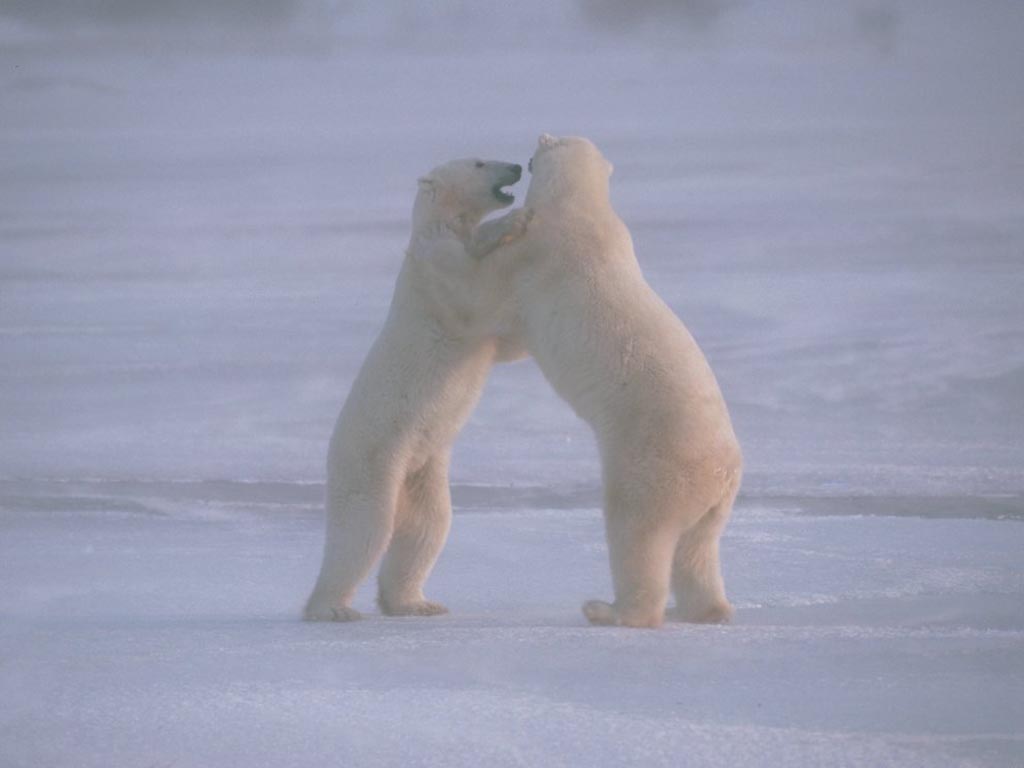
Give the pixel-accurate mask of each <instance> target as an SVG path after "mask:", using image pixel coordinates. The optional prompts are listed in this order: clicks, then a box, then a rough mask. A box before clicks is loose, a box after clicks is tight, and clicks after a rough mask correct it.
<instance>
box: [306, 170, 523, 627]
mask: <svg viewBox="0 0 1024 768" xmlns="http://www.w3.org/2000/svg"><path fill="white" fill-rule="evenodd" d="M521 175H522V167H521V166H519V165H513V164H511V163H500V162H484V161H482V160H472V159H470V160H457V161H452V162H450V163H447V164H445V165H442V166H440V167H438V168H436V169H434V170H433V171H432V172H431V173H430V174H429V175H427V176H426V177H425V178H422V179H420V180H419V191H418V193H417V196H416V202H415V204H414V207H413V228H412V236H411V239H410V242H409V248H408V250H407V253H406V258H405V262H404V264H403V265H402V269H401V272H400V274H399V276H398V280H397V283H396V285H395V292H394V297H393V299H392V303H391V309H390V311H389V313H388V317H387V320H386V321H385V323H384V327H383V329H382V330H381V332H380V335H379V336H378V338H377V340H376V341H375V342H374V344H373V347H372V348H371V349H370V352H369V354H368V356H367V358H366V361H365V362H364V363H363V367H362V369H361V370H360V371H359V374H358V376H357V377H356V380H355V382H354V383H353V384H352V389H351V391H350V392H349V396H348V399H347V400H346V401H345V405H344V407H343V408H342V411H341V414H340V416H339V417H338V421H337V424H336V425H335V428H334V433H333V435H332V437H331V444H330V449H329V453H328V465H327V499H326V507H327V531H326V540H325V544H324V555H323V563H322V566H321V570H320V576H319V578H318V580H317V583H316V586H315V587H314V589H313V593H312V595H311V596H310V598H309V600H308V602H307V605H306V609H305V617H306V619H308V620H321V621H348V620H352V619H358V618H359V617H360V615H359V613H358V612H357V611H356V610H354V609H353V608H352V607H351V601H352V598H353V596H354V594H355V592H356V588H357V587H358V586H359V584H360V583H361V582H362V581H363V579H364V578H365V577H366V575H367V574H368V572H369V570H370V569H371V568H372V567H373V565H374V563H375V562H376V561H377V559H378V558H379V557H380V555H381V554H382V553H384V561H383V563H382V565H381V569H380V576H379V593H378V602H379V604H380V607H381V610H382V611H384V612H385V613H388V614H392V615H395V614H417V615H432V614H438V613H444V612H445V611H446V609H445V608H444V606H442V605H440V604H438V603H433V602H430V601H428V600H427V599H426V598H425V597H424V595H423V583H424V582H425V581H426V578H427V576H428V575H429V573H430V570H431V569H432V568H433V565H434V562H435V560H436V559H437V556H438V554H439V553H440V551H441V548H442V547H443V546H444V542H445V539H446V538H447V535H448V528H449V525H450V523H451V498H450V496H449V488H448V463H449V455H450V452H451V446H452V443H453V441H454V440H455V437H456V435H457V434H458V432H459V430H460V429H461V428H462V425H463V424H464V423H465V421H466V419H467V418H468V416H469V414H470V412H471V411H472V409H473V407H474V406H475V405H476V402H477V400H478V399H479V397H480V392H481V390H482V389H483V386H484V383H485V381H486V379H487V374H488V372H489V371H490V369H491V366H492V365H493V363H494V362H495V361H497V360H509V359H515V358H518V357H521V356H523V354H524V352H523V350H522V348H521V347H520V346H519V345H517V344H516V343H515V342H514V340H511V339H504V338H500V337H499V336H497V335H495V334H494V333H484V332H483V331H485V330H487V329H491V328H493V327H495V325H496V323H497V321H496V319H495V317H494V314H495V312H496V307H498V306H499V305H500V304H501V300H502V297H503V295H504V291H503V290H502V286H498V285H493V284H492V279H493V275H492V274H491V272H492V266H491V264H489V263H488V260H487V259H485V258H483V257H484V256H485V255H486V254H488V253H489V252H490V251H492V250H494V249H495V248H497V247H498V246H499V245H501V244H505V243H507V242H509V241H511V240H514V239H515V238H517V237H519V236H521V235H522V234H523V232H524V231H525V228H526V225H527V223H528V221H529V214H528V213H526V212H524V211H522V210H518V211H515V212H513V213H510V214H508V215H506V216H504V217H502V218H500V219H497V220H494V221H488V222H485V223H484V224H480V221H481V220H482V219H483V217H484V216H485V215H486V214H488V213H490V212H491V211H495V210H498V209H499V208H504V207H505V206H508V205H510V204H511V203H512V202H513V199H514V198H513V197H512V195H510V194H508V193H506V192H505V191H503V189H502V188H503V187H507V186H509V185H511V184H515V183H516V182H517V181H519V178H520V176H521ZM385 550H386V552H385Z"/></svg>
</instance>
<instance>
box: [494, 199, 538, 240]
mask: <svg viewBox="0 0 1024 768" xmlns="http://www.w3.org/2000/svg"><path fill="white" fill-rule="evenodd" d="M532 220H533V209H532V208H520V209H519V210H518V211H516V212H515V213H513V214H510V217H509V222H508V228H507V230H506V231H505V234H504V235H503V236H502V238H501V244H502V245H508V244H509V243H511V242H514V241H516V240H518V239H519V238H521V237H522V236H523V235H525V234H526V230H527V229H528V228H529V226H530V221H532Z"/></svg>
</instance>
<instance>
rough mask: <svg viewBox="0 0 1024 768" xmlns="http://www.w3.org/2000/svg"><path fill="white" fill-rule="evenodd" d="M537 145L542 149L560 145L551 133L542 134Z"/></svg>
mask: <svg viewBox="0 0 1024 768" xmlns="http://www.w3.org/2000/svg"><path fill="white" fill-rule="evenodd" d="M537 143H538V144H539V145H540V146H542V147H553V146H555V144H557V143H558V139H556V138H555V137H554V136H552V135H551V134H550V133H542V134H541V135H540V138H539V139H537Z"/></svg>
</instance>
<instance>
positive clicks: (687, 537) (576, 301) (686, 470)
mask: <svg viewBox="0 0 1024 768" xmlns="http://www.w3.org/2000/svg"><path fill="white" fill-rule="evenodd" d="M531 166H532V173H533V179H532V180H531V182H530V188H529V192H528V193H527V196H526V202H525V206H526V207H527V208H529V209H532V210H533V213H534V217H533V220H532V221H531V223H530V228H529V232H528V233H527V234H526V236H525V237H523V238H522V239H521V240H519V241H518V242H516V243H514V244H512V245H510V246H509V247H508V248H506V249H502V250H500V251H498V252H497V253H495V254H494V255H493V256H492V257H491V258H492V259H493V260H495V261H500V262H501V263H502V264H503V265H504V266H503V268H504V269H506V270H507V274H506V278H505V279H507V280H508V281H509V283H510V285H511V286H512V287H513V290H514V297H515V300H516V301H517V302H518V312H519V322H520V323H521V328H520V329H518V330H519V331H520V332H521V333H522V336H523V339H524V341H525V343H526V346H527V348H528V349H529V351H530V353H531V354H532V355H533V356H534V357H535V358H536V360H537V363H538V364H539V365H540V368H541V370H542V371H543V372H544V375H545V376H546V377H547V379H548V380H549V381H550V382H551V384H552V386H553V387H554V388H555V390H556V391H557V392H558V393H559V394H560V395H561V396H562V397H563V398H565V399H566V400H567V401H568V402H569V403H570V405H571V406H572V407H573V409H574V410H575V411H576V413H577V414H578V415H579V416H580V417H581V418H583V419H584V420H586V421H587V422H588V423H589V424H590V426H591V427H592V428H593V430H594V432H595V433H596V436H597V440H598V444H599V447H600V452H601V460H602V470H603V476H604V485H605V509H604V512H605V525H606V531H607V537H608V548H609V555H610V559H611V568H612V577H613V581H614V585H615V602H614V603H606V602H602V601H597V600H594V601H590V602H588V603H586V604H585V605H584V613H585V614H586V616H587V618H588V619H589V620H590V621H591V622H593V623H596V624H621V625H628V626H640V627H654V626H658V625H660V624H661V622H662V620H663V617H664V614H665V607H666V603H667V600H668V594H669V588H670V585H671V588H672V590H673V591H674V592H675V596H676V611H675V617H677V618H679V619H681V620H685V621H725V620H727V619H728V618H729V616H730V615H731V612H732V608H731V606H730V605H729V602H728V600H727V599H726V596H725V589H724V585H723V583H722V577H721V573H720V568H719V558H718V539H719V535H720V533H721V531H722V528H723V527H724V526H725V523H726V521H727V520H728V518H729V514H730V511H731V509H732V504H733V500H734V499H735V496H736V493H737V491H738V489H739V485H740V475H741V465H742V461H741V456H740V449H739V445H738V443H737V441H736V437H735V435H734V433H733V429H732V425H731V423H730V420H729V414H728V411H727V410H726V406H725V401H724V400H723V398H722V395H721V392H720V391H719V388H718V384H717V382H716V381H715V376H714V374H713V373H712V371H711V368H710V367H709V365H708V362H707V360H706V359H705V357H704V355H703V354H702V353H701V351H700V348H699V347H698V346H697V343H696V342H695V341H694V339H693V337H692V336H691V335H690V333H689V332H688V331H687V330H686V328H685V327H684V326H683V324H682V323H681V322H680V321H679V319H678V318H677V317H676V316H675V314H673V312H672V311H671V310H670V309H669V308H668V306H666V305H665V303H664V302H663V301H662V300H661V299H660V298H659V297H658V296H657V294H655V293H654V291H653V290H652V289H651V287H650V286H649V285H648V284H647V282H646V281H645V280H644V277H643V275H642V274H641V272H640V267H639V265H638V263H637V260H636V257H635V256H634V254H633V244H632V240H631V238H630V235H629V231H628V230H627V229H626V227H625V225H624V224H623V223H622V221H621V220H620V219H619V217H618V216H617V215H616V213H615V211H614V210H613V209H612V206H611V203H610V201H609V196H608V178H609V176H610V174H611V165H610V164H609V163H608V162H607V161H606V160H605V159H604V157H602V155H601V153H600V152H599V151H598V150H597V148H596V147H594V145H593V144H591V143H590V142H589V141H587V140H586V139H579V138H565V139H557V138H555V137H552V136H548V135H544V136H542V137H541V138H540V141H539V143H538V148H537V152H536V154H535V155H534V157H533V160H532V163H531Z"/></svg>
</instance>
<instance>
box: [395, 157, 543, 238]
mask: <svg viewBox="0 0 1024 768" xmlns="http://www.w3.org/2000/svg"><path fill="white" fill-rule="evenodd" d="M522 175H523V167H522V166H521V165H516V164H514V163H502V162H498V161H496V160H478V159H476V158H466V159H462V160H452V161H450V162H447V163H445V164H444V165H439V166H438V167H437V168H435V169H434V170H432V171H431V172H430V173H428V174H427V175H426V176H422V177H421V178H420V179H419V192H418V193H417V195H416V204H415V206H414V208H413V221H414V226H415V227H417V228H418V227H420V226H429V225H431V224H441V225H442V226H446V227H448V228H450V229H453V230H455V231H456V232H458V233H463V234H464V233H468V232H469V231H470V230H472V229H473V228H474V227H475V226H476V225H477V224H479V223H480V220H481V219H482V218H483V217H484V216H486V215H487V214H488V213H490V212H491V211H496V210H498V209H499V208H505V207H506V206H509V205H512V203H514V202H515V197H514V196H513V195H511V194H510V193H508V192H506V191H505V187H508V186H511V185H512V184H515V183H516V182H517V181H519V179H520V178H521V177H522Z"/></svg>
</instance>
